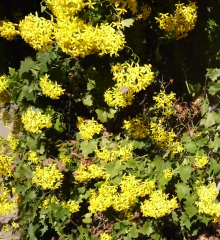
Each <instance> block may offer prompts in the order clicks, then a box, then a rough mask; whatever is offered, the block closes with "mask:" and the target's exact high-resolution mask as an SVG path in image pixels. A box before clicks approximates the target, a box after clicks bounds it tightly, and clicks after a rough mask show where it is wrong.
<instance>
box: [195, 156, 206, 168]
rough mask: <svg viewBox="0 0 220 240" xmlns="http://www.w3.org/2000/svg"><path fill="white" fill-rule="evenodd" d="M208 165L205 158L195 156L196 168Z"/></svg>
mask: <svg viewBox="0 0 220 240" xmlns="http://www.w3.org/2000/svg"><path fill="white" fill-rule="evenodd" d="M207 163H208V158H207V156H198V155H197V156H196V157H195V166H196V167H197V168H203V167H204V166H205V165H206V164H207Z"/></svg>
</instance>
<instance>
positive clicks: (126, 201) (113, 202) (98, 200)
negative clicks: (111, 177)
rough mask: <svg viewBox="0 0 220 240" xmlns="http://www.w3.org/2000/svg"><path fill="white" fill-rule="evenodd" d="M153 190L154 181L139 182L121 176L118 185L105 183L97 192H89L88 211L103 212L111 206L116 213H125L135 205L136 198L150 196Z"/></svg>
mask: <svg viewBox="0 0 220 240" xmlns="http://www.w3.org/2000/svg"><path fill="white" fill-rule="evenodd" d="M154 188H155V182H154V181H147V180H146V181H144V182H141V180H139V179H136V178H135V176H131V175H129V176H123V178H122V180H121V182H120V183H119V184H118V185H113V184H111V183H110V182H109V181H106V182H105V183H103V184H102V185H101V187H100V188H99V189H98V192H96V191H94V190H90V192H91V196H90V199H89V202H90V206H89V211H90V212H91V213H96V212H98V211H100V212H103V211H105V210H106V209H107V208H109V207H111V206H112V207H113V208H114V209H115V210H116V211H120V212H121V211H123V212H124V211H127V210H128V209H130V207H131V206H132V205H134V204H135V203H136V201H137V198H138V197H144V196H146V195H147V194H150V193H151V192H152V191H153V190H154Z"/></svg>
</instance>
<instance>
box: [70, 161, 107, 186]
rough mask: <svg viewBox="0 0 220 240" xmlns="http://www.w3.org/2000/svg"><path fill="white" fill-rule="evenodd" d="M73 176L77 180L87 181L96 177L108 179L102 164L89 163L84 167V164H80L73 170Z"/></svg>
mask: <svg viewBox="0 0 220 240" xmlns="http://www.w3.org/2000/svg"><path fill="white" fill-rule="evenodd" d="M74 176H75V179H76V181H78V182H87V181H90V180H91V179H96V178H102V179H108V178H109V176H110V175H109V174H108V173H107V171H106V169H105V168H104V167H103V166H98V165H96V164H91V165H89V166H88V167H86V166H85V165H82V164H81V165H80V166H79V168H78V169H77V170H76V171H75V174H74Z"/></svg>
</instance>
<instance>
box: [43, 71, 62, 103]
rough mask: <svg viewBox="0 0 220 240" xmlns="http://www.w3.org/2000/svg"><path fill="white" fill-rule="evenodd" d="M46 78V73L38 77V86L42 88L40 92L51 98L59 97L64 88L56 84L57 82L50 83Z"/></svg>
mask: <svg viewBox="0 0 220 240" xmlns="http://www.w3.org/2000/svg"><path fill="white" fill-rule="evenodd" d="M48 78H49V75H47V74H46V75H45V76H44V77H43V78H41V79H40V87H41V89H42V93H43V94H44V95H45V96H47V97H50V98H52V99H59V97H60V96H61V95H63V93H64V91H65V90H64V89H62V88H61V87H60V86H61V85H57V82H55V83H52V82H51V80H49V79H48Z"/></svg>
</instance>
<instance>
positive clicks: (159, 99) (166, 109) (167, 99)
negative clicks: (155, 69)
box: [153, 91, 175, 117]
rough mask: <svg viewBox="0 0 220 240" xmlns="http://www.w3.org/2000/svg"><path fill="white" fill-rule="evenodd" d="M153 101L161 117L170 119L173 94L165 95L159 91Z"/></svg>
mask: <svg viewBox="0 0 220 240" xmlns="http://www.w3.org/2000/svg"><path fill="white" fill-rule="evenodd" d="M153 99H154V100H155V101H156V108H158V109H161V110H162V114H163V115H165V116H167V117H170V115H171V114H172V113H173V110H172V106H173V101H174V100H175V93H170V94H169V95H167V94H166V93H165V91H160V93H159V94H158V95H157V96H155V97H153Z"/></svg>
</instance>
